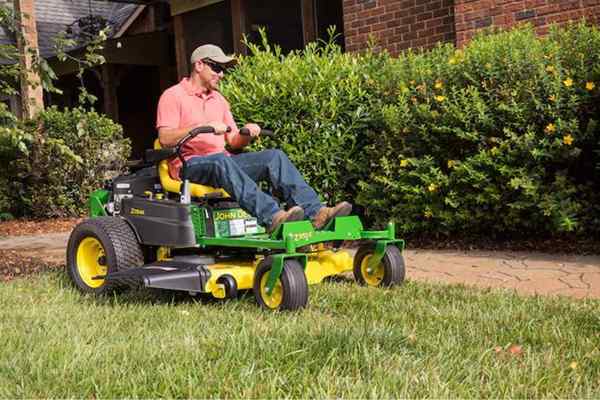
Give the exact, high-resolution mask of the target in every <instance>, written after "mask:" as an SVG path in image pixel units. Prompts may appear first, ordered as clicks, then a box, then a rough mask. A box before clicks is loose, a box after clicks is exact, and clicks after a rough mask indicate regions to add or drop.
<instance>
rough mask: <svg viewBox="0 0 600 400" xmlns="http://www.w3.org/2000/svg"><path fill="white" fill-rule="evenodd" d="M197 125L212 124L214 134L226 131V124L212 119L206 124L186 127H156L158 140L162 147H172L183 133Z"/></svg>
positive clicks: (188, 131)
mask: <svg viewBox="0 0 600 400" xmlns="http://www.w3.org/2000/svg"><path fill="white" fill-rule="evenodd" d="M199 126H212V128H213V129H214V130H215V134H217V135H223V134H225V132H227V125H225V124H224V123H222V122H218V121H213V122H209V123H206V124H199V125H192V126H188V127H186V128H167V127H161V128H158V140H159V142H160V145H161V146H162V147H173V146H175V145H176V144H177V142H178V141H179V140H180V139H181V138H183V137H184V136H185V135H187V134H188V133H190V131H191V130H192V129H194V128H197V127H199Z"/></svg>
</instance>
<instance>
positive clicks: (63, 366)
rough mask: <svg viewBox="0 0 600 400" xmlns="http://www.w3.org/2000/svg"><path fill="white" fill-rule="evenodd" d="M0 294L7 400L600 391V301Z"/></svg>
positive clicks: (50, 284)
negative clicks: (290, 302) (293, 308)
mask: <svg viewBox="0 0 600 400" xmlns="http://www.w3.org/2000/svg"><path fill="white" fill-rule="evenodd" d="M0 290H1V293H2V294H1V296H0V332H1V333H0V335H1V339H0V343H2V344H1V345H0V346H1V347H0V397H2V398H23V397H25V398H40V397H44V398H46V397H59V398H71V397H77V398H106V397H136V398H137V397H144V398H156V397H178V398H181V397H186V398H189V397H194V398H199V397H200V398H208V397H219V398H229V397H235V398H246V397H252V398H256V397H260V398H273V397H276V398H282V397H319V398H322V397H328V398H329V397H351V398H365V397H369V398H381V397H388V398H389V397H434V398H440V397H443V398H448V397H452V398H456V397H519V398H525V397H527V398H531V397H536V398H539V397H560V398H573V397H578V398H599V397H600V302H599V301H593V300H583V301H576V300H571V299H566V298H544V297H519V296H517V295H515V294H512V293H510V292H500V291H479V290H474V289H470V288H464V287H460V286H436V285H427V284H423V283H416V282H408V283H407V284H405V285H404V286H403V287H401V288H397V289H394V290H377V289H370V288H361V287H358V286H356V285H355V284H353V283H349V282H335V283H334V282H330V283H326V284H323V285H318V286H312V287H311V292H310V300H309V301H310V304H309V308H308V309H306V310H305V311H303V312H299V313H271V312H265V311H261V310H260V309H258V308H257V307H256V305H255V303H254V300H253V298H252V297H251V296H246V297H245V298H242V299H238V300H235V301H229V302H217V301H198V300H191V299H190V298H188V297H176V298H173V297H168V296H165V295H161V296H158V297H156V296H155V295H156V294H155V293H154V294H152V295H150V294H149V293H148V292H144V293H140V292H137V293H128V294H123V295H120V296H114V297H110V298H104V299H95V298H93V297H85V296H81V295H80V294H79V293H78V292H76V291H75V290H74V289H73V288H72V287H71V285H70V284H69V282H68V281H67V280H66V278H65V277H64V275H63V274H61V273H47V274H42V275H38V276H36V277H33V278H28V279H20V280H16V281H13V282H10V283H7V284H4V285H2V287H1V288H0ZM515 345H519V346H521V347H516V346H515Z"/></svg>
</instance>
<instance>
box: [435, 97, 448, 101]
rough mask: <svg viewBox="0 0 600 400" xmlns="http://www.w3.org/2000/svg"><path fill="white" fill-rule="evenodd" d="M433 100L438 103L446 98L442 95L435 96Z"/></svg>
mask: <svg viewBox="0 0 600 400" xmlns="http://www.w3.org/2000/svg"><path fill="white" fill-rule="evenodd" d="M435 100H436V101H437V102H438V103H441V102H442V101H444V100H446V98H445V97H444V96H435Z"/></svg>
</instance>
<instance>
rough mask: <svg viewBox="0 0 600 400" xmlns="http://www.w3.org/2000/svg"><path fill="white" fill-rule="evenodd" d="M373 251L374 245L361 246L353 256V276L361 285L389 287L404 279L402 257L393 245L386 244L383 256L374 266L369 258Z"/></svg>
mask: <svg viewBox="0 0 600 400" xmlns="http://www.w3.org/2000/svg"><path fill="white" fill-rule="evenodd" d="M374 252H375V245H374V244H368V245H365V246H362V247H360V248H359V249H358V251H357V252H356V256H354V278H355V279H356V281H357V282H358V283H359V284H361V285H366V286H383V287H391V286H395V285H399V284H401V283H402V282H403V281H404V275H405V273H406V272H405V266H404V257H402V253H400V250H399V249H398V248H397V247H396V246H394V245H388V246H387V247H386V249H385V253H384V255H383V258H382V259H381V261H380V262H379V263H377V265H375V266H374V267H372V266H369V260H370V258H371V257H372V256H373V254H374Z"/></svg>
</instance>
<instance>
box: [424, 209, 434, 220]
mask: <svg viewBox="0 0 600 400" xmlns="http://www.w3.org/2000/svg"><path fill="white" fill-rule="evenodd" d="M423 215H424V216H425V218H431V217H433V213H432V212H431V210H425V212H424V213H423Z"/></svg>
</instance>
